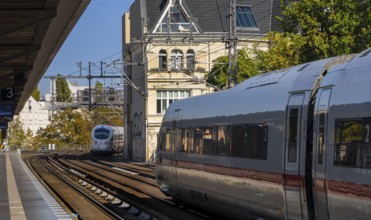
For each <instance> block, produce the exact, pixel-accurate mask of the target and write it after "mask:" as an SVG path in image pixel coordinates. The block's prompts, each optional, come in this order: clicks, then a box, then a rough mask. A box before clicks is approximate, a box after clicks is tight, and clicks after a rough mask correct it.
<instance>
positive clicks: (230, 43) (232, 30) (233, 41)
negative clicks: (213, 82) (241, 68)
mask: <svg viewBox="0 0 371 220" xmlns="http://www.w3.org/2000/svg"><path fill="white" fill-rule="evenodd" d="M228 17H229V33H228V39H227V48H228V88H231V82H232V80H233V82H234V84H236V83H237V71H236V70H237V53H236V52H237V35H236V1H235V0H229V15H228ZM232 53H233V54H232ZM232 56H233V63H232ZM232 78H233V79H232Z"/></svg>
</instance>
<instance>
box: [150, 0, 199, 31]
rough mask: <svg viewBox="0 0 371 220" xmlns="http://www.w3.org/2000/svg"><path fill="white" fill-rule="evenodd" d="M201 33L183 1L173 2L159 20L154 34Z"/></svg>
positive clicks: (173, 0)
mask: <svg viewBox="0 0 371 220" xmlns="http://www.w3.org/2000/svg"><path fill="white" fill-rule="evenodd" d="M167 32H168V33H187V32H199V31H198V30H197V28H196V27H195V26H194V22H193V21H192V18H191V17H190V15H189V14H188V13H187V11H186V9H185V8H184V6H183V5H182V1H175V0H172V1H170V2H169V4H168V6H167V7H166V8H165V10H164V12H163V14H162V15H161V17H160V18H159V22H158V23H157V24H156V27H155V28H154V31H153V33H167Z"/></svg>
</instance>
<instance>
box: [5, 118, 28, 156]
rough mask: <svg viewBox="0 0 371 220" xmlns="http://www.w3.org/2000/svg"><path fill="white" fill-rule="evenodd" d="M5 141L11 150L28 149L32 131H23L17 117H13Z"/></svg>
mask: <svg viewBox="0 0 371 220" xmlns="http://www.w3.org/2000/svg"><path fill="white" fill-rule="evenodd" d="M7 140H8V144H9V145H10V146H11V149H12V150H16V149H30V147H31V146H32V144H31V140H32V131H31V130H30V129H28V130H27V131H24V130H23V124H22V122H21V121H20V120H19V118H18V117H15V118H14V119H13V121H12V122H10V124H9V128H8V135H7Z"/></svg>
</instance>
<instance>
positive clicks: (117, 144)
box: [91, 125, 124, 154]
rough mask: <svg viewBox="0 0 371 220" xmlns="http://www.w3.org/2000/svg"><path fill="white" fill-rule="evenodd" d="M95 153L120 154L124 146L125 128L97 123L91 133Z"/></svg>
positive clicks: (92, 150)
mask: <svg viewBox="0 0 371 220" xmlns="http://www.w3.org/2000/svg"><path fill="white" fill-rule="evenodd" d="M91 138H92V140H91V152H92V153H93V154H118V153H121V152H122V150H123V148H124V128H123V127H118V126H110V125H97V126H95V127H94V128H93V131H92V133H91Z"/></svg>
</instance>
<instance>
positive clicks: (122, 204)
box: [118, 201, 131, 210]
mask: <svg viewBox="0 0 371 220" xmlns="http://www.w3.org/2000/svg"><path fill="white" fill-rule="evenodd" d="M118 207H119V208H122V209H125V210H129V209H130V207H131V205H130V204H129V203H126V202H124V201H123V202H122V203H121V204H120V205H119V206H118Z"/></svg>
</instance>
